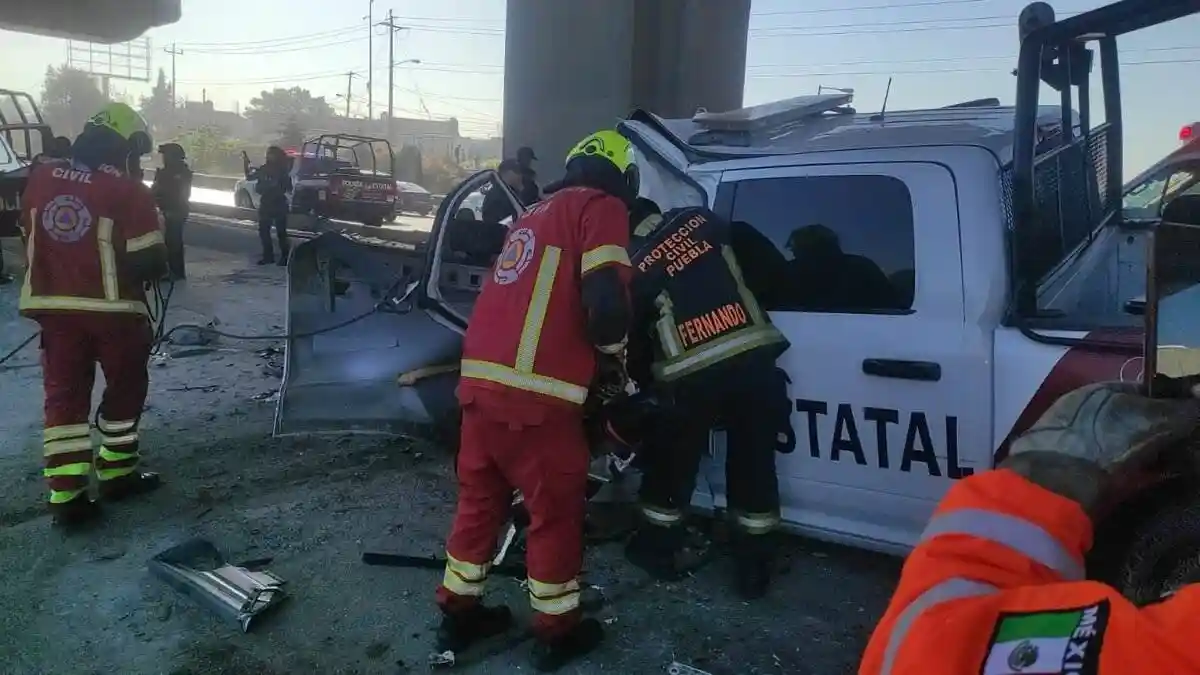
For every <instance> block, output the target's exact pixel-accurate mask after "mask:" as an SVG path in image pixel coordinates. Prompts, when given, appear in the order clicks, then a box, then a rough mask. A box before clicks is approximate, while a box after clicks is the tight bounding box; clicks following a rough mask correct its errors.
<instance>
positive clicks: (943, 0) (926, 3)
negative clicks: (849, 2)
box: [750, 0, 987, 18]
mask: <svg viewBox="0 0 1200 675" xmlns="http://www.w3.org/2000/svg"><path fill="white" fill-rule="evenodd" d="M981 2H987V0H921V1H920V2H898V3H895V4H891V5H862V6H859V7H827V8H823V9H789V10H785V11H782V12H751V14H750V17H751V18H754V17H756V16H793V15H796V14H831V13H833V12H858V11H868V10H884V9H908V8H909V7H944V6H946V5H977V4H979V3H981Z"/></svg>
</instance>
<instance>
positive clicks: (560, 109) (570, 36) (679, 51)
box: [504, 0, 750, 178]
mask: <svg viewBox="0 0 1200 675" xmlns="http://www.w3.org/2000/svg"><path fill="white" fill-rule="evenodd" d="M749 23H750V0H571V1H570V2H563V0H508V14H507V25H506V29H505V33H506V35H505V55H504V152H505V155H506V156H512V155H513V153H515V152H516V149H517V148H518V147H520V146H522V145H529V146H532V147H533V148H534V149H535V150H536V151H537V153H538V156H539V157H541V158H542V160H543V162H542V171H541V174H542V175H543V176H546V177H547V178H551V177H556V176H557V175H559V171H560V168H561V166H562V161H563V158H564V157H565V156H566V153H567V151H568V150H569V149H570V148H571V146H572V145H573V144H574V143H575V142H576V141H578V140H579V139H580V138H581V137H582V136H583V135H584V134H587V133H588V132H590V131H593V130H596V129H601V128H604V127H611V126H613V125H614V124H616V122H617V120H619V119H620V118H622V117H624V116H625V115H626V114H628V113H629V111H630V110H632V109H633V108H638V107H640V108H647V109H649V110H652V111H653V112H655V113H658V114H660V115H663V116H664V117H688V116H691V115H692V114H693V113H694V112H695V111H696V109H697V108H701V107H702V108H706V109H708V110H731V109H734V108H738V107H741V105H742V92H743V89H744V87H745V78H746V75H745V73H746V33H747V29H748V28H749Z"/></svg>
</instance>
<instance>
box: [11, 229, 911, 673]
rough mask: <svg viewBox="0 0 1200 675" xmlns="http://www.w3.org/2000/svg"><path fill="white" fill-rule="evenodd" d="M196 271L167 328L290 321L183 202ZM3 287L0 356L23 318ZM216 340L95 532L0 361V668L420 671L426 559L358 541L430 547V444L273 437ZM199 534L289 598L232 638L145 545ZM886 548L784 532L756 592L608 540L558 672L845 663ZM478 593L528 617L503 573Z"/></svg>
mask: <svg viewBox="0 0 1200 675" xmlns="http://www.w3.org/2000/svg"><path fill="white" fill-rule="evenodd" d="M187 239H188V241H189V248H190V249H191V250H190V252H189V255H190V258H189V280H188V282H187V284H186V285H185V286H183V287H182V288H181V289H180V290H179V291H178V293H179V295H178V297H177V298H176V299H175V300H173V302H172V310H171V319H170V320H169V321H168V323H169V324H173V323H176V322H199V323H203V322H205V321H207V320H208V319H209V318H212V317H217V318H219V319H220V321H221V324H222V326H223V327H224V328H226V329H228V330H231V331H234V332H242V333H255V334H261V333H263V332H277V331H279V330H280V329H281V326H282V325H283V324H284V318H283V311H282V310H283V306H284V305H283V303H284V290H283V270H281V269H279V268H277V267H273V266H272V267H261V268H260V267H254V266H253V265H252V264H250V263H251V262H252V261H253V259H254V258H255V257H256V255H257V235H256V232H255V231H254V229H253V228H252V227H250V226H248V225H247V224H237V223H233V222H230V221H228V220H225V221H224V222H221V219H212V218H210V217H207V216H197V217H196V218H195V219H193V222H192V223H190V224H189V228H188V230H187ZM16 292H17V289H16V288H14V287H12V286H9V287H4V288H0V353H4V352H6V351H7V350H8V349H9V348H11V347H14V346H16V344H17V342H18V341H19V340H20V339H22V338H24V337H25V336H27V335H29V334H30V332H31V329H32V326H31V325H28V322H26V321H24V320H22V319H18V318H16V316H15V311H14V310H15V298H16ZM270 344H271V343H269V342H267V343H264V342H253V343H238V342H232V341H222V342H220V343H218V344H217V345H215V349H214V350H211V351H209V352H201V353H197V354H192V355H189V354H187V352H186V349H185V350H184V351H182V352H177V353H176V354H177V355H176V356H174V357H168V358H166V359H163V360H161V361H156V362H155V367H154V368H153V369H152V371H151V394H150V398H149V401H148V409H147V412H146V414H145V415H144V417H143V425H144V427H143V428H144V436H143V438H144V442H145V446H146V450H145V452H146V454H147V457H148V461H149V462H150V464H151V468H155V469H159V470H162V471H163V472H164V474H165V475H166V477H167V484H166V486H165V487H164V488H163V490H161V491H160V492H158V493H155V494H154V495H152V496H150V497H148V498H147V499H145V500H144V501H140V502H135V503H130V504H128V505H126V504H122V505H119V506H117V507H114V508H112V509H111V512H110V518H109V520H108V521H107V522H106V524H105V526H104V528H102V529H100V530H98V531H96V532H94V533H91V534H89V535H86V536H83V537H79V538H64V537H61V536H59V535H58V534H56V533H54V532H53V531H52V530H51V529H50V528H49V523H48V519H47V518H46V517H45V516H44V515H43V510H42V505H41V498H42V487H41V480H40V477H39V471H38V457H39V454H40V453H39V451H38V444H39V441H40V433H39V428H40V425H41V412H40V397H39V396H38V395H37V393H36V392H38V390H39V389H40V372H39V369H38V368H37V353H36V351H31V352H27V353H22V354H21V355H20V357H19V358H17V359H15V360H14V361H13V362H11V363H10V364H9V365H10V366H12V367H11V368H8V369H0V391H3V392H23V394H22V395H20V396H0V475H5V476H8V477H9V480H8V488H7V489H6V490H4V491H2V492H0V569H2V570H4V571H5V575H6V577H5V578H6V583H5V584H2V585H0V673H3V674H4V675H46V674H47V673H50V672H57V671H59V670H61V669H62V668H64V667H65V668H67V670H69V671H71V672H78V673H81V674H86V675H91V674H93V673H95V674H97V675H98V674H100V673H116V672H119V673H122V675H284V674H285V673H286V674H289V675H291V674H297V675H304V674H311V675H401V674H404V673H417V672H425V671H426V665H425V662H426V657H427V655H428V652H429V648H430V644H431V640H432V629H433V627H434V625H435V623H436V613H435V611H434V609H433V606H432V593H433V588H434V586H435V585H436V583H437V580H438V573H437V572H435V571H427V570H414V569H395V568H383V567H369V566H365V565H363V564H361V562H360V561H359V556H360V555H361V553H362V552H363V551H364V550H371V549H385V550H393V551H403V552H406V553H416V554H432V553H436V552H438V551H439V550H440V548H441V546H442V541H443V537H444V535H445V531H446V527H447V525H448V522H449V518H450V515H451V511H452V509H453V500H454V492H455V483H454V479H453V475H452V472H451V471H450V467H449V462H448V461H447V460H446V456H445V452H444V449H442V448H437V447H433V446H430V445H428V444H422V443H418V442H410V441H402V440H395V439H384V440H379V439H371V438H362V437H348V436H334V437H288V438H275V439H273V438H271V437H270V428H271V418H272V409H273V405H272V403H271V402H270V400H269V398H268V399H267V400H266V401H262V400H260V399H261V398H262V397H263V396H264V395H269V394H270V393H271V392H272V390H273V389H274V388H277V387H278V375H277V374H270V373H268V371H267V370H266V369H264V365H265V363H266V361H267V360H269V358H271V357H264V356H261V355H259V354H258V350H260V349H262V348H263V347H265V346H269V345H270ZM192 536H203V537H206V538H208V539H210V540H212V541H214V542H215V543H217V544H218V545H219V547H220V548H221V549H222V550H223V551H224V552H225V553H226V555H227V556H228V557H229V558H230V559H233V560H245V559H250V558H261V557H264V556H272V557H273V558H274V561H273V562H272V564H271V569H272V571H274V572H276V573H278V574H279V575H280V576H282V577H283V578H284V579H286V580H288V582H289V588H290V589H291V596H292V597H291V600H289V602H288V604H287V605H286V606H284V607H282V608H281V609H280V610H279V612H278V614H277V615H276V616H275V617H272V618H270V619H267V620H264V622H263V623H262V624H261V625H260V626H257V627H255V628H254V629H253V630H252V632H251V633H249V634H242V633H240V632H239V631H237V630H236V629H234V628H232V627H230V626H228V625H226V624H223V623H220V622H219V621H217V620H216V619H215V618H214V617H213V616H212V615H211V614H209V613H208V612H207V611H205V610H203V609H201V608H199V607H197V606H196V605H195V604H194V603H192V602H190V601H188V600H186V599H184V598H181V597H180V596H178V595H177V594H176V593H174V592H173V591H171V590H169V589H167V588H165V587H164V586H163V585H162V584H161V583H159V582H157V581H155V580H153V579H151V578H150V577H149V576H148V575H147V573H146V567H145V563H146V560H147V559H148V558H149V557H150V556H152V555H153V554H155V553H157V552H159V551H161V550H163V549H164V548H166V547H168V546H171V545H174V544H177V543H179V542H180V541H182V540H183V539H186V538H188V537H192ZM899 566H900V561H899V560H897V559H894V558H889V557H885V556H879V555H875V554H870V553H865V552H862V551H856V550H850V549H846V548H841V547H834V546H828V545H824V544H821V543H817V542H813V541H809V540H803V539H797V538H791V539H787V540H785V542H784V544H783V550H782V556H781V560H780V565H779V576H778V578H777V580H776V581H775V583H774V585H773V587H772V591H771V594H770V595H769V596H768V597H767V598H765V599H764V600H761V601H757V602H753V603H745V602H742V601H740V600H738V599H737V598H736V597H735V596H734V595H733V593H732V592H731V589H730V584H729V576H728V575H729V563H728V561H727V560H726V559H725V558H723V557H718V558H717V559H716V560H714V561H713V562H712V563H710V564H709V565H708V566H706V567H704V568H702V569H700V570H698V571H697V572H696V573H695V575H694V576H692V577H691V578H688V579H686V580H684V581H682V582H679V583H673V584H654V583H651V582H649V581H648V580H647V579H646V578H645V577H644V575H642V574H641V573H640V572H638V571H637V570H636V569H635V568H632V567H631V566H629V565H628V564H627V563H625V561H624V560H623V558H622V556H621V550H620V547H619V545H617V544H605V545H600V546H596V547H594V548H592V549H590V550H589V552H588V554H587V558H586V579H587V581H588V582H590V583H592V584H595V585H597V586H599V587H601V588H602V589H603V594H604V596H605V597H606V598H607V603H606V605H605V606H604V607H603V608H602V609H601V610H600V611H599V616H600V617H601V618H602V619H603V620H604V621H605V624H606V630H607V631H608V634H609V639H608V641H607V643H606V644H605V645H604V646H603V647H602V648H601V649H600V650H598V651H597V652H596V653H595V654H594V655H592V656H591V657H590V658H589V659H587V660H586V661H582V662H580V663H579V664H578V665H575V666H572V667H569V668H566V669H564V671H562V672H564V673H568V674H570V673H575V674H579V675H601V674H617V673H619V674H621V675H643V674H644V675H650V674H652V673H662V672H665V670H666V668H667V666H668V665H669V664H671V663H672V662H673V661H677V662H680V663H683V664H686V665H690V666H692V667H694V668H697V669H700V670H701V672H704V673H710V674H711V675H751V674H772V675H775V674H785V673H786V674H788V675H848V674H849V673H852V672H854V669H855V667H856V664H857V660H858V657H859V654H860V653H861V651H862V648H863V646H864V643H865V641H866V639H867V637H868V635H869V633H870V631H871V629H872V627H873V625H874V623H875V621H876V620H877V619H878V617H879V615H880V614H881V612H882V611H883V608H884V606H885V604H886V602H887V598H888V596H889V594H890V592H891V589H892V588H893V586H894V584H895V580H896V577H897V574H898V570H899ZM491 597H492V598H493V599H494V600H495V601H503V602H506V603H507V604H509V605H510V606H511V607H513V608H514V610H516V611H517V613H518V615H519V616H521V617H525V616H526V615H527V609H526V607H527V602H526V599H525V597H524V596H523V593H522V591H521V589H520V588H519V587H518V586H517V584H516V583H514V582H512V581H508V580H504V579H496V580H495V583H494V586H493V590H492V593H491ZM527 648H528V645H519V646H516V647H514V648H512V649H509V650H507V651H502V652H499V653H494V654H491V655H486V654H479V653H478V652H477V653H476V654H475V655H471V656H472V658H473V659H477V660H475V661H474V662H473V663H472V664H468V665H466V666H464V667H462V668H460V669H459V671H458V672H465V673H506V674H507V673H516V672H528V671H529V667H528V665H527V658H528V657H527Z"/></svg>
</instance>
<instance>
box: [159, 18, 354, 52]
mask: <svg viewBox="0 0 1200 675" xmlns="http://www.w3.org/2000/svg"><path fill="white" fill-rule="evenodd" d="M363 28H364V26H363V25H362V24H355V25H353V26H345V27H343V28H334V29H333V30H326V31H322V32H320V33H318V34H315V35H314V34H313V33H305V34H303V35H289V36H287V37H278V38H268V39H266V40H237V41H230V42H180V43H179V44H180V45H182V46H184V47H191V48H216V49H219V48H222V47H231V48H233V47H252V46H255V45H258V46H262V45H270V44H277V43H295V42H308V41H312V40H323V39H326V38H329V37H332V36H335V35H344V34H346V33H348V32H353V31H358V30H362V29H363Z"/></svg>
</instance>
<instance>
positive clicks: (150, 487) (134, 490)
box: [100, 471, 162, 502]
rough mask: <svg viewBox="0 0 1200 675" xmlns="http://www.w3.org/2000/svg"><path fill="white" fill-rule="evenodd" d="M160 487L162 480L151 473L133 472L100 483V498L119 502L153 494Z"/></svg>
mask: <svg viewBox="0 0 1200 675" xmlns="http://www.w3.org/2000/svg"><path fill="white" fill-rule="evenodd" d="M160 486H162V478H161V477H160V476H159V475H158V474H156V473H151V472H139V471H135V472H133V473H131V474H129V475H128V476H121V477H120V478H114V479H112V480H106V481H103V482H101V483H100V498H101V499H104V500H107V501H110V502H119V501H121V500H122V499H128V498H129V497H136V496H138V495H144V494H146V493H148V492H154V491H155V490H157V489H158V488H159V487H160Z"/></svg>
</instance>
